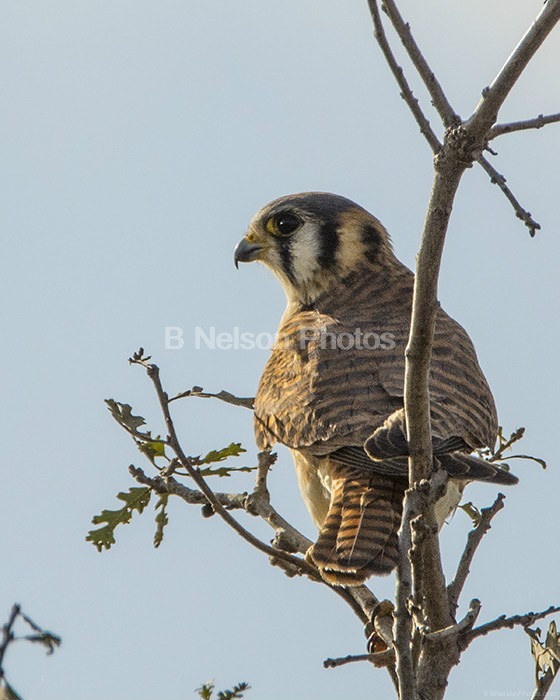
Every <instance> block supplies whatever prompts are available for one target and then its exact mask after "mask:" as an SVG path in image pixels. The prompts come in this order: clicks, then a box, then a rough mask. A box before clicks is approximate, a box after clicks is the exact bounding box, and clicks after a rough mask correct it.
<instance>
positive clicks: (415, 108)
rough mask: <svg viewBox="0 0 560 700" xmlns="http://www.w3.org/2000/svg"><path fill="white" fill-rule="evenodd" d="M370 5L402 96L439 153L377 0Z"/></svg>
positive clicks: (379, 40)
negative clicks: (397, 58)
mask: <svg viewBox="0 0 560 700" xmlns="http://www.w3.org/2000/svg"><path fill="white" fill-rule="evenodd" d="M368 5H369V10H370V13H371V17H372V20H373V26H374V30H375V31H374V36H375V39H376V41H377V43H378V44H379V47H380V48H381V51H382V52H383V55H384V56H385V60H386V61H387V63H388V65H389V68H390V69H391V72H392V73H393V75H394V77H395V80H396V81H397V84H398V86H399V88H400V90H401V97H402V98H403V100H404V101H405V102H406V104H407V105H408V107H409V109H410V111H411V112H412V114H413V116H414V118H415V119H416V122H417V124H418V126H419V127H420V133H421V134H423V136H424V137H425V139H426V141H427V142H428V144H429V145H430V148H431V149H432V151H433V153H437V152H438V151H439V150H440V148H441V143H440V141H439V139H438V137H437V136H436V134H435V132H434V130H433V129H432V127H431V126H430V122H429V120H428V118H427V117H426V115H425V114H424V112H423V111H422V108H421V107H420V104H419V102H418V100H417V99H416V97H414V93H413V92H412V90H411V88H410V85H409V84H408V81H407V79H406V78H405V76H404V73H403V69H402V68H401V66H399V64H398V63H397V60H396V58H395V55H394V53H393V51H392V49H391V47H390V45H389V42H388V41H387V36H386V34H385V30H384V28H383V23H382V22H381V15H380V13H379V8H378V6H377V0H368Z"/></svg>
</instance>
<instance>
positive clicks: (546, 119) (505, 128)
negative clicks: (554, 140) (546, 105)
mask: <svg viewBox="0 0 560 700" xmlns="http://www.w3.org/2000/svg"><path fill="white" fill-rule="evenodd" d="M555 122H560V112H556V114H547V115H544V114H539V116H538V117H534V118H533V119H523V120H521V121H518V122H508V123H507V124H494V126H493V127H492V128H491V129H490V134H489V135H488V140H489V141H491V140H492V139H495V138H497V137H498V136H502V135H503V134H511V133H513V132H515V131H524V130H525V129H542V127H543V126H546V125H547V124H553V123H555Z"/></svg>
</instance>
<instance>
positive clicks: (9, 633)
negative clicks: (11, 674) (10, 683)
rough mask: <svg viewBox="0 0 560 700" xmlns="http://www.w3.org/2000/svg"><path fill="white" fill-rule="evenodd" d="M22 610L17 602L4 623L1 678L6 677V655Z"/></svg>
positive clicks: (0, 647)
mask: <svg viewBox="0 0 560 700" xmlns="http://www.w3.org/2000/svg"><path fill="white" fill-rule="evenodd" d="M20 612H21V606H20V605H18V604H17V603H15V604H14V605H13V606H12V610H11V611H10V616H9V618H8V621H7V622H6V623H5V624H4V625H2V642H1V643H0V679H2V678H4V656H5V654H6V650H7V648H8V647H9V646H10V643H11V642H12V641H13V640H14V633H13V627H14V624H15V621H16V620H17V617H18V615H19V614H20Z"/></svg>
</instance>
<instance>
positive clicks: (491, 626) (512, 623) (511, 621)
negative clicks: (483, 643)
mask: <svg viewBox="0 0 560 700" xmlns="http://www.w3.org/2000/svg"><path fill="white" fill-rule="evenodd" d="M557 612H560V606H556V605H551V606H550V607H549V608H547V609H546V610H543V611H542V612H538V613H534V612H529V613H525V615H511V616H510V617H506V616H505V615H500V617H497V618H496V619H495V620H492V621H491V622H487V623H486V624H484V625H480V626H479V627H475V628H474V629H473V630H472V631H471V632H469V633H468V634H467V635H466V638H465V641H466V644H467V646H468V645H469V644H470V643H471V642H472V641H473V639H476V638H477V637H483V636H484V635H486V634H488V633H489V632H494V631H495V630H502V629H513V628H514V627H516V626H521V627H529V626H530V625H533V624H534V623H535V622H536V621H537V620H542V619H543V618H544V617H547V616H548V615H553V614H554V613H557Z"/></svg>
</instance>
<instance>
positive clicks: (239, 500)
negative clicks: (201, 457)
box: [128, 464, 247, 515]
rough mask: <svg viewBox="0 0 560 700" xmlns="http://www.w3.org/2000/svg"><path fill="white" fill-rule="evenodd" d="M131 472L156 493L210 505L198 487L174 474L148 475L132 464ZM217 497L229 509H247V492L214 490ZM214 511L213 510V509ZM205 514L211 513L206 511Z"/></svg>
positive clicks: (199, 504) (200, 504)
mask: <svg viewBox="0 0 560 700" xmlns="http://www.w3.org/2000/svg"><path fill="white" fill-rule="evenodd" d="M128 471H129V472H130V474H131V475H132V476H133V477H134V479H136V481H137V482H138V483H139V484H142V485H144V486H149V487H150V488H151V489H153V490H154V491H155V492H156V493H159V494H165V493H167V494H171V495H174V496H179V498H182V499H183V501H185V502H186V503H190V504H191V505H197V506H204V505H208V498H207V497H206V496H205V495H204V494H203V493H202V492H201V491H197V490H196V489H191V488H189V487H188V486H185V485H184V484H181V483H180V482H179V481H177V480H176V479H175V478H174V477H172V476H166V477H162V476H159V475H157V476H153V477H149V476H146V474H145V473H144V471H143V470H142V469H140V468H138V467H135V466H133V465H132V464H131V465H130V467H129V468H128ZM214 496H215V497H216V499H217V500H218V501H219V502H220V503H221V504H222V506H223V507H224V508H226V509H227V510H236V509H238V510H245V502H246V499H247V494H246V493H217V492H214ZM212 512H213V511H212ZM204 514H205V515H209V513H207V512H205V513H204Z"/></svg>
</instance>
